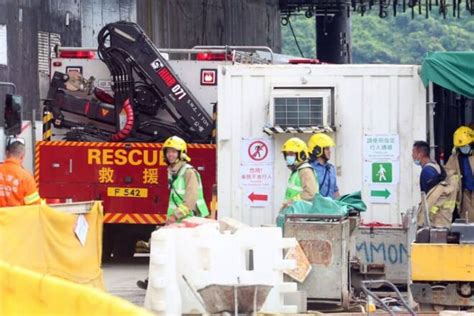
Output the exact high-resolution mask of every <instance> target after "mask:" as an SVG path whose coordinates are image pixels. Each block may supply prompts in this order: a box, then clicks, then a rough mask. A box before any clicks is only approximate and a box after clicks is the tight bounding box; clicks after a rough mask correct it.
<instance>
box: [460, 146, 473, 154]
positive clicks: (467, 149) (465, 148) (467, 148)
mask: <svg viewBox="0 0 474 316" xmlns="http://www.w3.org/2000/svg"><path fill="white" fill-rule="evenodd" d="M459 151H460V152H461V153H462V154H464V155H469V154H470V153H471V145H466V146H462V147H459Z"/></svg>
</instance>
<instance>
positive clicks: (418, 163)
mask: <svg viewBox="0 0 474 316" xmlns="http://www.w3.org/2000/svg"><path fill="white" fill-rule="evenodd" d="M413 162H414V163H415V165H417V166H419V165H421V161H419V160H418V159H416V160H413Z"/></svg>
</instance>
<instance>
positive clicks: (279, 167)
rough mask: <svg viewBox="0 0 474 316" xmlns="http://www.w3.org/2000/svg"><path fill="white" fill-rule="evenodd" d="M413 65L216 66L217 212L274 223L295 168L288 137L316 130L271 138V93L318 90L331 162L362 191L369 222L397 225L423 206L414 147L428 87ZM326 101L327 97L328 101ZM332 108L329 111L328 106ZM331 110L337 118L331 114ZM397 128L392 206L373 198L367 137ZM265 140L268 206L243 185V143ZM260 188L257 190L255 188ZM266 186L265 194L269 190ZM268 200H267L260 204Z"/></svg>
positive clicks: (345, 184)
mask: <svg viewBox="0 0 474 316" xmlns="http://www.w3.org/2000/svg"><path fill="white" fill-rule="evenodd" d="M418 71H419V66H412V65H278V66H275V65H273V66H272V65H269V66H265V65H234V66H228V65H226V66H220V67H219V78H218V80H219V85H218V105H219V108H218V120H217V121H218V133H217V134H218V146H217V148H218V197H219V216H220V217H226V216H230V217H233V218H235V219H237V220H241V221H243V222H244V223H247V224H250V225H253V226H258V225H263V224H274V223H275V218H276V216H277V214H278V212H279V210H280V207H281V204H282V202H283V197H284V194H285V189H286V183H287V180H288V177H289V173H290V171H289V170H288V169H287V167H286V166H285V162H284V160H283V156H282V154H281V152H280V150H281V146H282V144H283V143H284V142H285V141H286V140H287V139H288V138H290V137H293V136H298V137H301V138H302V139H304V140H305V141H306V140H308V138H309V137H310V136H311V134H302V133H299V134H277V135H272V136H268V135H266V134H265V133H264V132H263V128H264V126H268V125H269V124H270V125H272V122H273V118H272V115H273V112H274V111H273V106H274V101H273V98H274V97H275V96H281V95H284V94H285V93H286V94H287V96H291V94H299V95H315V96H318V97H321V98H322V99H324V100H326V101H327V103H328V104H327V107H323V108H324V109H323V112H324V113H323V115H325V116H326V118H327V121H328V122H327V123H328V124H329V123H330V122H331V121H333V123H334V126H335V129H336V130H335V132H334V133H331V136H333V137H334V139H335V141H336V145H337V146H336V148H335V149H334V150H333V154H332V157H331V162H332V163H333V164H335V165H336V170H337V180H338V185H339V189H340V192H341V193H342V194H346V193H350V192H354V191H358V190H362V194H363V199H364V201H365V202H366V204H367V206H368V210H367V212H365V213H363V214H362V218H363V220H364V221H365V222H372V221H378V222H383V223H387V224H400V223H401V215H400V214H401V213H402V212H405V211H406V210H407V209H409V208H411V207H413V206H415V205H417V204H418V201H419V199H420V194H419V172H420V168H419V167H416V166H415V165H414V164H413V161H412V157H411V150H412V145H413V142H414V141H415V140H426V134H427V133H426V90H425V88H424V87H423V85H422V82H421V80H420V78H419V76H418ZM326 101H325V102H326ZM331 109H332V111H331ZM332 113H333V115H334V116H333V117H332ZM366 134H367V135H374V134H398V135H399V139H400V156H399V164H400V173H399V182H398V184H395V185H394V186H393V189H394V192H393V193H392V194H393V197H394V200H393V202H392V203H391V204H372V203H370V200H369V197H370V187H369V184H368V183H364V179H363V173H364V152H363V139H364V135H366ZM248 138H268V139H269V140H270V143H271V144H273V151H274V157H275V159H274V165H273V187H272V188H271V189H269V190H268V189H267V190H268V191H269V192H270V194H269V200H268V203H266V205H263V206H262V205H258V206H259V207H251V206H249V205H248V204H249V203H248V201H247V199H248V198H249V197H248V193H249V191H248V190H246V189H245V188H241V187H240V169H241V163H242V155H243V154H245V152H244V151H243V150H241V142H242V140H243V139H248ZM257 189H258V188H257ZM268 191H267V192H268ZM263 204H265V203H263Z"/></svg>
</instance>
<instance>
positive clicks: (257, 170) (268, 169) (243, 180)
mask: <svg viewBox="0 0 474 316" xmlns="http://www.w3.org/2000/svg"><path fill="white" fill-rule="evenodd" d="M272 186H273V166H272V165H268V164H266V165H263V164H262V165H243V166H240V187H241V188H248V187H254V188H270V187H272Z"/></svg>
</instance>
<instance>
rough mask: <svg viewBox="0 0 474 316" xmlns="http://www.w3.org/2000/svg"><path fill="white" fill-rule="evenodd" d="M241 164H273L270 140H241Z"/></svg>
mask: <svg viewBox="0 0 474 316" xmlns="http://www.w3.org/2000/svg"><path fill="white" fill-rule="evenodd" d="M241 157H242V164H243V165H247V164H265V163H272V162H273V146H272V143H271V140H269V139H262V138H254V139H244V140H242V150H241Z"/></svg>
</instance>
